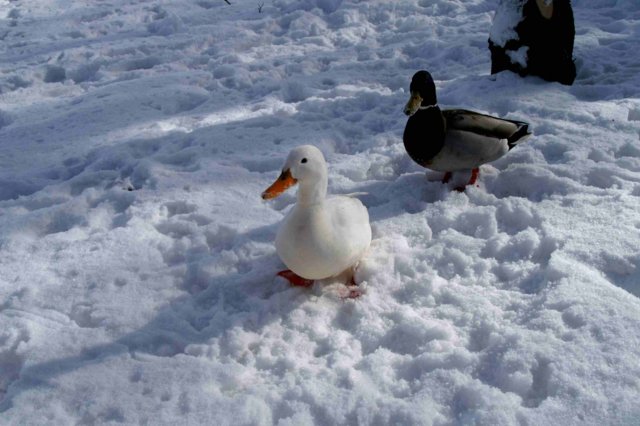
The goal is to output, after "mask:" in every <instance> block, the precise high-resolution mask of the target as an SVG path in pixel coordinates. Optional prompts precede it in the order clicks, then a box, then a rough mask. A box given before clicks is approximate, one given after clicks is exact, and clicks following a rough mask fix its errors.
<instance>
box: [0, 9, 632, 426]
mask: <svg viewBox="0 0 640 426" xmlns="http://www.w3.org/2000/svg"><path fill="white" fill-rule="evenodd" d="M572 3H573V7H574V13H575V17H576V45H575V50H574V55H575V56H576V59H577V61H576V65H577V69H578V76H577V79H576V82H575V83H574V85H573V86H570V87H569V86H562V85H560V84H556V83H547V82H544V81H542V80H540V79H537V78H534V77H530V78H525V79H521V78H519V77H518V76H515V75H513V74H509V73H501V74H498V75H496V76H490V75H489V68H490V59H489V51H488V48H487V38H488V35H489V34H488V32H489V29H490V28H491V24H492V20H493V15H494V11H495V9H496V6H497V4H498V1H497V0H486V1H485V0H466V1H462V0H428V1H425V0H407V1H402V2H388V1H380V0H369V1H367V2H358V1H352V0H344V1H339V0H317V1H314V0H303V1H299V0H296V1H294V0H274V1H272V2H266V3H264V5H263V7H262V11H261V12H259V11H258V5H259V3H257V2H256V3H252V2H243V1H236V2H233V1H232V4H231V5H228V4H226V3H225V2H224V1H222V0H220V1H218V0H199V1H191V0H189V1H187V0H181V1H168V0H127V1H125V0H112V1H110V2H92V1H81V0H76V1H73V2H69V1H61V0H40V1H37V2H33V1H26V0H15V1H10V2H7V1H5V2H0V17H3V18H2V19H1V20H0V26H1V27H2V29H1V30H0V34H1V35H2V39H3V43H2V44H1V48H0V64H1V71H2V72H1V73H0V144H1V145H2V153H1V154H0V199H1V201H0V250H1V252H0V253H1V256H0V419H1V420H0V423H2V424H10V425H18V424H20V425H22V424H29V425H44V424H52V425H54V424H55V425H60V424H105V423H124V424H154V425H156V424H220V425H231V424H233V425H270V424H281V425H305V424H322V425H324V424H405V425H406V424H416V425H417V424H421V425H422V424H425V425H426V424H434V425H449V424H478V425H511V424H560V423H561V424H567V425H570V424H591V425H603V424H616V425H631V424H637V423H638V419H639V418H640V403H639V402H638V398H637V395H638V392H639V391H640V364H638V359H639V357H640V327H639V325H640V300H639V297H640V284H639V283H640V244H639V242H640V216H639V215H638V211H639V207H640V198H639V197H640V148H639V146H640V144H639V138H640V54H639V53H638V51H637V45H638V41H639V40H640V4H639V3H638V2H637V1H636V0H617V1H611V0H574V1H573V2H572ZM419 69H428V70H429V71H430V72H431V73H432V74H433V76H434V78H435V79H436V85H437V87H438V96H439V102H440V104H441V105H442V106H444V107H464V108H469V109H474V110H477V111H480V112H484V113H489V114H494V115H499V116H504V117H507V118H513V119H519V120H524V121H528V122H530V123H531V127H532V129H533V131H534V135H533V137H531V138H530V139H529V140H528V141H527V142H526V143H523V144H521V145H519V146H518V147H516V148H515V149H514V150H513V151H512V152H510V153H509V154H508V155H507V156H505V157H503V158H502V159H500V160H498V161H496V162H494V163H492V164H491V165H486V166H483V167H482V169H481V174H480V179H479V186H478V187H473V188H469V189H468V190H467V191H466V192H465V193H458V192H455V191H454V192H452V191H450V188H449V187H447V186H445V185H442V184H441V183H440V182H439V178H440V177H441V175H440V174H438V173H435V172H427V173H426V177H425V171H424V170H423V169H421V168H420V167H419V166H417V165H415V164H414V163H413V162H412V161H411V160H410V159H409V158H408V156H407V154H406V153H405V152H404V148H403V145H402V139H401V137H402V131H403V129H404V125H405V123H406V117H405V116H404V115H403V114H402V107H403V105H404V103H405V102H406V100H407V98H408V93H407V92H408V85H409V82H410V79H411V76H412V75H413V73H414V72H415V71H417V70H419ZM306 143H311V144H314V145H316V146H318V147H319V148H320V149H321V150H322V151H323V152H324V154H325V157H326V158H327V161H328V164H329V179H330V182H329V186H330V188H329V189H330V192H331V193H334V194H345V193H360V192H362V193H365V194H363V195H361V196H360V198H361V199H362V201H363V202H364V203H365V205H366V206H367V207H368V209H369V214H370V217H371V221H372V229H373V238H374V241H373V242H372V246H371V249H370V251H369V253H368V255H367V257H366V258H365V259H364V260H363V262H362V264H361V267H360V269H359V270H358V273H357V280H358V281H361V282H362V283H361V287H362V289H363V291H364V294H363V295H362V296H361V297H360V298H358V299H356V300H344V299H343V298H342V297H341V294H343V290H344V286H343V285H342V284H340V283H335V282H333V283H332V282H329V283H321V284H316V285H315V286H314V287H313V288H312V289H298V288H290V287H288V286H287V285H286V283H284V282H282V280H280V279H277V278H276V277H275V273H276V272H277V271H278V270H280V269H282V267H283V265H282V264H281V263H280V262H279V260H278V258H277V255H276V253H275V248H274V238H275V233H276V230H277V226H278V223H279V221H280V220H281V219H282V218H283V216H284V214H285V213H286V212H287V211H288V209H289V208H290V206H291V205H292V203H293V202H294V200H295V191H294V190H293V191H292V190H290V191H289V192H287V193H286V194H285V195H283V196H281V197H279V198H277V199H275V200H274V201H271V202H264V201H262V200H261V198H260V194H261V193H262V191H263V190H264V189H265V188H266V187H267V186H268V185H269V184H270V183H271V182H272V181H273V180H274V179H275V178H276V177H277V176H278V173H279V171H280V168H281V166H282V164H283V162H284V160H285V158H286V156H287V153H288V152H289V150H290V149H291V148H293V147H295V146H298V145H302V144H306ZM466 178H468V176H465V175H464V173H458V174H455V175H454V180H457V181H456V182H452V183H451V184H450V185H451V186H452V187H453V186H455V185H456V184H458V183H460V182H463V181H464V180H465V179H466Z"/></svg>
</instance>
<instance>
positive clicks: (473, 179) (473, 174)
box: [447, 167, 480, 192]
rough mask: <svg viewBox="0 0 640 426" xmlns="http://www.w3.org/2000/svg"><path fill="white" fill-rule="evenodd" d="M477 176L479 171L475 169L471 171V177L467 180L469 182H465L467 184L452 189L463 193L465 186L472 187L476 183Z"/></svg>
mask: <svg viewBox="0 0 640 426" xmlns="http://www.w3.org/2000/svg"><path fill="white" fill-rule="evenodd" d="M447 173H448V172H447ZM479 175H480V169H479V168H478V167H476V168H475V169H473V170H471V177H470V178H469V182H467V184H466V185H464V186H457V187H455V188H454V189H455V190H456V191H458V192H464V190H465V188H466V187H467V186H469V185H473V184H474V183H476V181H477V180H478V176H479Z"/></svg>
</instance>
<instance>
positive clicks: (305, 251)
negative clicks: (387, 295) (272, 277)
mask: <svg viewBox="0 0 640 426" xmlns="http://www.w3.org/2000/svg"><path fill="white" fill-rule="evenodd" d="M370 243H371V227H370V225H369V215H368V212H367V210H366V208H365V207H364V206H363V205H362V203H360V201H359V200H356V199H351V198H347V197H333V198H328V199H327V200H325V201H324V202H322V203H318V204H315V205H313V206H299V205H296V206H294V208H293V209H292V210H291V212H289V214H288V215H287V217H286V218H285V220H284V222H283V224H282V226H281V227H280V229H279V231H278V234H277V236H276V250H277V252H278V255H279V256H280V259H281V260H282V261H283V262H284V264H285V265H287V267H288V268H289V269H291V270H292V271H293V272H295V273H296V274H298V275H300V276H301V277H304V278H307V279H322V278H328V277H331V276H334V275H337V274H340V273H341V272H343V271H345V270H346V269H347V268H349V267H351V266H353V265H354V264H355V263H356V262H357V261H358V260H359V259H360V258H361V257H362V255H363V254H364V252H365V251H366V250H367V248H368V247H369V244H370Z"/></svg>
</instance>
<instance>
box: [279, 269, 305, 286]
mask: <svg viewBox="0 0 640 426" xmlns="http://www.w3.org/2000/svg"><path fill="white" fill-rule="evenodd" d="M276 275H277V276H279V277H282V278H284V279H285V280H287V281H289V284H291V285H292V286H294V287H311V286H312V285H313V280H308V279H306V278H302V277H301V276H300V275H297V274H296V273H294V272H293V271H291V270H290V269H285V270H283V271H280V272H278V273H277V274H276Z"/></svg>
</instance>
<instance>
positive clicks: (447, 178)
mask: <svg viewBox="0 0 640 426" xmlns="http://www.w3.org/2000/svg"><path fill="white" fill-rule="evenodd" d="M451 176H453V173H451V172H445V174H444V176H442V183H449V181H450V180H451Z"/></svg>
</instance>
